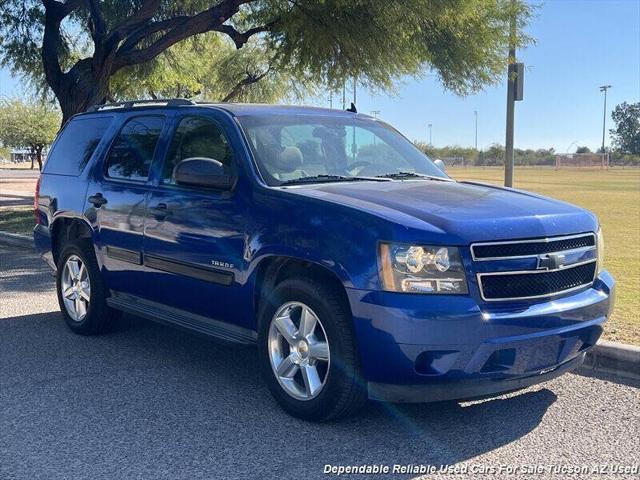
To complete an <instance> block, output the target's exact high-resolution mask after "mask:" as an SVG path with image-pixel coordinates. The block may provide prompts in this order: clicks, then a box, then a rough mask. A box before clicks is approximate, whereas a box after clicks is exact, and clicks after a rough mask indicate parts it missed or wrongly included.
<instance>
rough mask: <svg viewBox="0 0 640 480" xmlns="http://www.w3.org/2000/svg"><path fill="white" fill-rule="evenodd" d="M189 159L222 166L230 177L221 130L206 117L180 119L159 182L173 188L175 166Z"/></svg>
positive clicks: (229, 156) (226, 145) (230, 164)
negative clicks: (213, 162)
mask: <svg viewBox="0 0 640 480" xmlns="http://www.w3.org/2000/svg"><path fill="white" fill-rule="evenodd" d="M189 158H207V159H212V160H217V161H218V162H220V163H222V165H223V166H224V168H225V170H226V174H228V175H232V174H233V162H232V160H233V156H232V152H231V148H230V147H229V142H228V141H227V138H226V137H225V135H224V133H222V130H221V129H220V128H219V127H218V126H217V125H216V124H215V123H214V122H213V121H212V120H211V119H209V118H207V117H203V116H189V117H184V118H183V119H182V120H180V123H179V124H178V127H177V128H176V131H175V133H174V135H173V139H172V140H171V145H170V147H169V153H168V154H167V159H166V161H165V163H164V167H163V171H162V183H164V184H169V185H174V184H175V183H176V182H175V178H174V175H173V172H174V169H175V167H176V166H177V165H178V164H179V163H180V162H182V161H183V160H187V159H189Z"/></svg>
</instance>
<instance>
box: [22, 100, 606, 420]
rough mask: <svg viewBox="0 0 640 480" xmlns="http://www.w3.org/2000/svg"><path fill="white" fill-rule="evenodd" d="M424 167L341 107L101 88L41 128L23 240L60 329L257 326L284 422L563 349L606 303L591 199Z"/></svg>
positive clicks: (558, 369)
mask: <svg viewBox="0 0 640 480" xmlns="http://www.w3.org/2000/svg"><path fill="white" fill-rule="evenodd" d="M352 110H355V109H352ZM442 166H443V165H442V164H441V162H439V161H436V162H432V161H431V160H430V159H429V158H427V157H426V156H425V155H424V154H423V153H422V152H420V151H419V150H418V149H417V148H416V147H415V146H414V145H413V144H412V143H411V142H409V141H408V140H407V139H405V138H404V137H403V136H402V135H400V134H399V133H398V132H397V131H396V130H394V129H393V128H392V127H390V126H389V125H387V124H385V123H384V122H382V121H380V120H378V119H375V118H372V117H369V116H366V115H362V114H358V113H356V112H355V111H336V110H328V109H319V108H306V107H285V106H268V105H233V104H220V105H218V104H197V105H196V104H195V103H193V102H190V101H187V100H179V99H177V100H167V101H162V102H155V103H147V102H126V103H121V104H111V105H103V106H101V107H97V108H96V107H94V108H93V109H91V110H90V111H89V112H86V113H83V114H79V115H76V116H75V117H73V118H72V119H71V120H69V121H68V122H67V124H66V125H65V127H64V129H63V130H62V131H61V133H60V134H59V135H58V138H57V139H56V141H55V143H54V145H53V146H52V149H51V152H50V154H49V158H48V160H47V162H46V165H45V166H44V169H43V172H42V175H41V177H40V181H39V185H38V188H37V192H36V199H35V204H36V217H37V218H36V221H37V225H36V227H35V230H34V237H35V244H36V246H37V249H38V250H39V252H40V253H41V255H42V256H43V258H44V259H45V260H46V261H47V262H48V263H49V264H50V265H51V266H52V267H53V268H54V269H55V270H56V274H57V293H58V298H59V302H60V307H61V310H62V315H63V316H64V319H65V321H66V323H67V325H68V326H69V328H70V329H71V330H73V331H74V332H76V333H79V334H85V335H88V334H97V333H100V332H104V331H106V330H108V329H109V327H110V325H112V323H113V321H114V318H115V317H116V316H117V315H118V314H119V313H120V312H128V313H131V314H135V315H139V316H143V317H147V318H151V319H154V320H157V321H161V322H165V323H170V324H173V325H178V326H180V327H183V328H187V329H190V330H194V331H197V332H200V333H204V334H206V335H210V336H214V337H218V338H221V339H223V340H226V341H231V342H239V343H244V344H257V348H258V353H259V363H260V365H259V367H260V369H261V370H262V373H263V377H264V381H265V382H266V384H267V385H268V387H269V390H270V391H271V393H272V394H273V396H274V397H275V399H276V400H277V402H278V403H279V404H280V405H281V406H282V408H284V409H285V410H286V411H287V412H289V413H290V414H292V415H294V416H297V417H301V418H304V419H309V420H317V421H321V420H328V419H332V418H337V417H341V416H345V415H349V414H352V413H354V412H355V411H356V410H358V408H360V407H362V405H363V404H364V402H365V401H366V400H367V398H369V399H374V400H382V401H396V402H428V401H439V400H459V399H469V398H480V397H487V396H491V395H496V394H498V393H501V392H506V391H512V390H517V389H520V388H524V387H527V386H529V385H533V384H536V383H538V382H543V381H546V380H549V379H551V378H554V377H556V376H558V375H560V374H562V373H564V372H567V371H569V370H571V369H574V368H576V367H578V366H579V365H580V364H581V363H582V361H583V359H584V357H585V353H586V351H587V350H588V349H589V348H591V347H592V346H593V345H594V344H595V343H596V341H597V340H598V338H599V336H600V334H601V332H602V329H603V324H604V322H605V321H606V320H607V317H608V316H609V315H610V313H611V310H612V306H613V299H614V281H613V279H612V278H611V276H610V275H609V273H607V272H606V271H605V270H603V268H602V255H603V244H602V235H601V232H600V228H599V225H598V221H597V219H596V217H595V216H594V215H592V214H591V213H589V212H588V211H585V210H583V209H581V208H577V207H575V206H572V205H570V204H567V203H564V202H560V201H556V200H552V199H549V198H545V197H542V196H540V195H535V194H532V193H528V192H523V191H519V190H514V189H509V188H501V187H497V186H491V185H483V184H479V183H473V182H457V181H454V180H452V179H451V178H450V177H449V176H447V174H446V173H445V172H444V171H443V169H442V168H441V167H442ZM211 348H215V343H212V346H211Z"/></svg>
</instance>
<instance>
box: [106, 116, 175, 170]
mask: <svg viewBox="0 0 640 480" xmlns="http://www.w3.org/2000/svg"><path fill="white" fill-rule="evenodd" d="M163 124H164V117H156V116H154V117H151V116H149V117H135V118H132V119H131V120H129V121H127V123H125V125H124V127H122V130H120V133H119V134H118V137H117V138H116V140H115V142H114V143H113V146H112V147H111V152H109V158H108V159H107V176H108V177H110V178H117V179H122V180H132V181H137V182H144V181H146V180H147V177H148V176H149V169H150V168H151V161H152V160H153V153H154V152H155V150H156V144H157V143H158V139H159V138H160V133H161V132H162V125H163Z"/></svg>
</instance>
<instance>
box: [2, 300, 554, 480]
mask: <svg viewBox="0 0 640 480" xmlns="http://www.w3.org/2000/svg"><path fill="white" fill-rule="evenodd" d="M0 375H1V379H2V381H1V383H2V388H1V389H0V413H1V415H0V431H2V432H3V434H2V436H0V437H1V438H0V452H3V453H2V454H1V455H2V456H4V458H3V459H1V461H0V477H3V478H13V477H20V478H37V477H42V478H63V477H65V478H93V479H98V478H131V477H137V478H154V479H159V478H167V479H177V478H190V479H194V478H316V477H322V476H323V473H322V472H323V468H324V465H326V464H330V465H362V464H386V465H394V464H431V465H438V466H439V465H441V464H454V463H457V462H460V461H464V460H467V459H470V458H473V457H475V456H477V455H480V454H482V453H485V452H488V451H491V450H494V449H496V448H499V447H501V446H504V445H506V444H508V443H511V442H514V441H516V440H518V439H519V438H521V437H523V436H524V435H526V434H527V433H529V432H531V431H532V430H534V429H535V428H536V426H537V425H538V424H539V423H540V422H541V420H542V418H543V416H544V415H545V412H546V411H547V409H548V408H549V407H550V405H552V404H553V402H554V401H555V400H556V396H555V394H553V393H552V392H551V391H550V390H548V389H546V388H540V387H539V389H538V390H528V391H527V392H525V393H522V394H520V395H510V396H506V397H500V398H498V399H492V400H487V401H482V402H469V403H465V404H462V405H460V404H457V403H438V404H422V405H393V404H380V403H373V402H370V403H369V404H368V406H367V407H366V408H365V409H363V411H362V412H361V413H360V414H359V415H358V416H356V417H353V418H349V419H345V420H341V421H337V422H333V423H328V424H314V423H307V422H304V421H300V420H297V419H294V418H291V417H289V416H288V415H286V414H285V413H283V412H282V411H281V410H280V409H279V407H278V406H277V405H276V403H275V402H274V401H273V399H272V398H271V396H270V395H269V392H268V391H267V389H266V387H265V386H264V384H263V382H262V381H261V380H260V378H259V375H258V369H257V355H256V351H255V349H254V348H248V347H236V346H230V345H226V344H220V343H216V342H214V341H211V340H209V339H206V338H202V337H198V336H194V335H191V334H188V333H184V332H182V331H179V330H176V329H173V328H170V327H165V326H162V325H158V324H155V323H153V322H149V321H145V320H142V319H139V318H136V317H132V316H125V317H123V319H122V320H120V321H119V322H118V324H117V326H116V328H115V329H114V331H113V332H111V333H109V334H106V335H102V336H95V337H83V336H77V335H74V334H72V333H71V332H70V331H69V330H68V329H67V328H66V327H65V325H64V322H63V321H62V318H61V315H60V313H58V312H49V313H44V314H36V315H29V316H22V317H13V318H7V319H4V320H0ZM406 477H407V476H406V475H405V476H402V478H406ZM349 478H354V477H353V476H350V477H349ZM369 478H371V477H369ZM385 478H393V476H385Z"/></svg>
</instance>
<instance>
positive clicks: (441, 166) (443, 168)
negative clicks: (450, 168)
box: [433, 158, 447, 172]
mask: <svg viewBox="0 0 640 480" xmlns="http://www.w3.org/2000/svg"><path fill="white" fill-rule="evenodd" d="M433 163H435V164H436V167H438V168H439V169H440V170H442V171H443V172H446V171H447V167H446V166H445V164H444V162H443V161H442V160H440V159H439V158H436V159H435V160H434V161H433Z"/></svg>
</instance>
